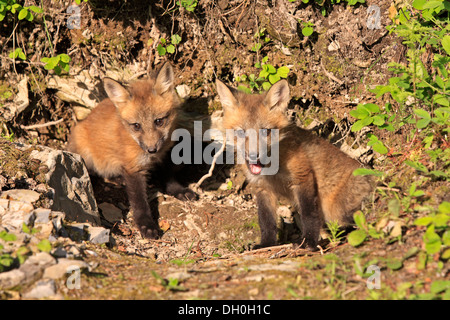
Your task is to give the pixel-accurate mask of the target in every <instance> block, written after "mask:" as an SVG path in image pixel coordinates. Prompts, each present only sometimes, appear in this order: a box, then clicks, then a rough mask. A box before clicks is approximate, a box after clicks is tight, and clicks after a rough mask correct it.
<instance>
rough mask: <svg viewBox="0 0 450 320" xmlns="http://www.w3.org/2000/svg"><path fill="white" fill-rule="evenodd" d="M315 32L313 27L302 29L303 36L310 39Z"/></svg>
mask: <svg viewBox="0 0 450 320" xmlns="http://www.w3.org/2000/svg"><path fill="white" fill-rule="evenodd" d="M313 32H314V29H313V28H312V27H304V28H303V29H302V34H303V35H304V36H305V37H309V36H310V35H312V34H313Z"/></svg>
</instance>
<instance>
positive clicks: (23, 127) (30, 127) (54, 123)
mask: <svg viewBox="0 0 450 320" xmlns="http://www.w3.org/2000/svg"><path fill="white" fill-rule="evenodd" d="M63 121H64V119H58V120H55V121H50V122H46V123H40V124H33V125H29V126H24V125H22V124H21V125H20V128H21V129H24V130H31V129H38V128H44V127H49V126H54V125H57V124H58V123H61V122H63Z"/></svg>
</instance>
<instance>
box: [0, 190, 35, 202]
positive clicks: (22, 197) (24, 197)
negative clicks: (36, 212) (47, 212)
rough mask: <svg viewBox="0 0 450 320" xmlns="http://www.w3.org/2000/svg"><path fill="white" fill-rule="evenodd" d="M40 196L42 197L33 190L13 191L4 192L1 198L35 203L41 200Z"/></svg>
mask: <svg viewBox="0 0 450 320" xmlns="http://www.w3.org/2000/svg"><path fill="white" fill-rule="evenodd" d="M39 196H40V195H39V193H37V192H36V191H33V190H27V189H12V190H8V191H4V192H2V194H1V196H0V197H1V198H3V199H13V200H18V201H22V202H29V203H33V202H36V201H37V200H38V199H39Z"/></svg>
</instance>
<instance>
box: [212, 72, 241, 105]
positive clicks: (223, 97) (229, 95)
mask: <svg viewBox="0 0 450 320" xmlns="http://www.w3.org/2000/svg"><path fill="white" fill-rule="evenodd" d="M216 88H217V93H218V95H219V99H220V102H221V103H222V107H223V108H224V109H227V108H234V107H235V106H237V100H236V98H235V96H234V95H233V92H231V90H230V88H228V86H227V85H226V84H225V83H223V82H222V81H220V80H219V79H216Z"/></svg>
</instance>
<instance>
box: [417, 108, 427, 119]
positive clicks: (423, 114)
mask: <svg viewBox="0 0 450 320" xmlns="http://www.w3.org/2000/svg"><path fill="white" fill-rule="evenodd" d="M414 113H415V114H416V115H418V116H419V117H421V118H424V119H428V120H431V116H430V114H429V113H428V111H425V110H423V109H414Z"/></svg>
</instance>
